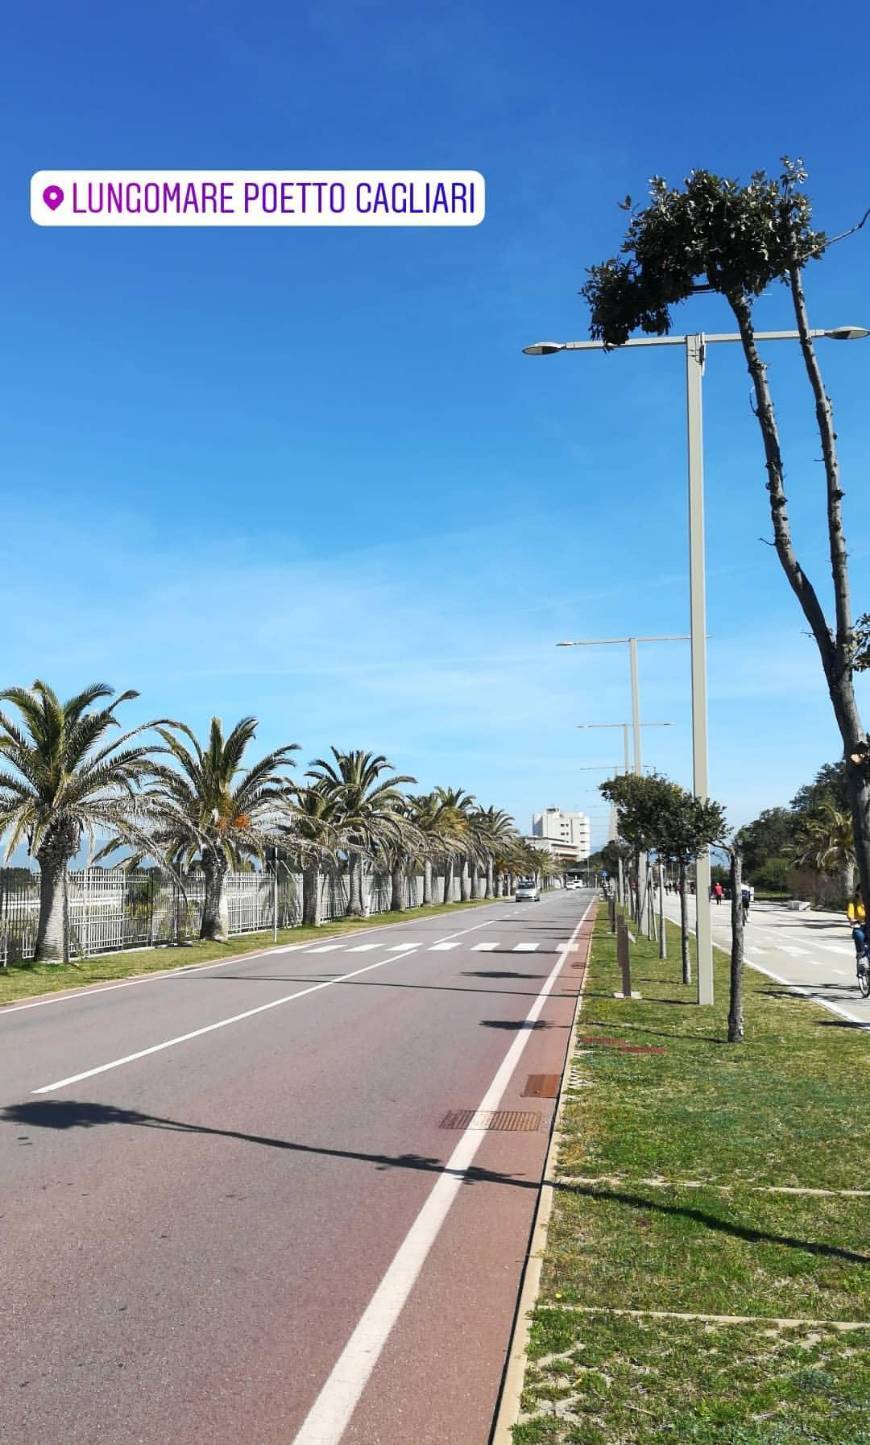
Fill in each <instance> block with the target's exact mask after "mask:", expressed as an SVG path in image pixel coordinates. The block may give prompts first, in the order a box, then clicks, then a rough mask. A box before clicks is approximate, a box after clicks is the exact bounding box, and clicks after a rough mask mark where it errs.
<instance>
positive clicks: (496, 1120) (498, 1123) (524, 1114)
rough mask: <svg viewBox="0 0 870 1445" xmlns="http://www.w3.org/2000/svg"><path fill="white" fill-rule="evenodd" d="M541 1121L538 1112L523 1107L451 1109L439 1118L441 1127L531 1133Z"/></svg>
mask: <svg viewBox="0 0 870 1445" xmlns="http://www.w3.org/2000/svg"><path fill="white" fill-rule="evenodd" d="M540 1123H541V1116H540V1114H536V1113H532V1112H530V1111H528V1110H525V1109H451V1110H450V1112H449V1113H448V1114H445V1115H444V1118H443V1119H442V1120H441V1124H440V1126H439V1127H440V1128H441V1129H500V1130H502V1131H510V1132H511V1133H525V1134H533V1133H534V1132H535V1130H536V1129H537V1128H539V1126H540Z"/></svg>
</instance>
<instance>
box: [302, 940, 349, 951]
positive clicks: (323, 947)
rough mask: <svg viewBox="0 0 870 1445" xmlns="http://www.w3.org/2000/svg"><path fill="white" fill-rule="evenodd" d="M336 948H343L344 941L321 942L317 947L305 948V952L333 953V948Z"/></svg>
mask: <svg viewBox="0 0 870 1445" xmlns="http://www.w3.org/2000/svg"><path fill="white" fill-rule="evenodd" d="M337 948H344V942H343V941H342V942H341V943H321V945H320V947H319V948H308V949H306V953H335V950H336V949H337Z"/></svg>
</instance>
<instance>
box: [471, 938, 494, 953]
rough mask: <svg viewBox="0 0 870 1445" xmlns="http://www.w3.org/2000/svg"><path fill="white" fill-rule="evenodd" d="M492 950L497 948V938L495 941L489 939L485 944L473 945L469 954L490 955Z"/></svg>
mask: <svg viewBox="0 0 870 1445" xmlns="http://www.w3.org/2000/svg"><path fill="white" fill-rule="evenodd" d="M494 948H498V939H497V938H496V939H495V940H491V939H490V940H487V942H486V943H475V945H474V947H473V948H472V950H471V952H472V953H492V950H493V949H494Z"/></svg>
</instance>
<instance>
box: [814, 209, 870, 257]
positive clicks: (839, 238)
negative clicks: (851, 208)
mask: <svg viewBox="0 0 870 1445" xmlns="http://www.w3.org/2000/svg"><path fill="white" fill-rule="evenodd" d="M868 217H870V206H868V207H867V209H866V211H865V212H864V214H863V216H862V217H861V219H860V221H858V222H857V223H856V225H854V226H850V227H849V229H848V231H841V232H840V234H839V236H831V237H830V238H829V240H827V241H826V242H825V246H824V249H825V250H826V251H827V250H828V247H829V246H833V245H835V244H836V243H837V241H845V240H846V237H847V236H854V234H855V232H856V231H860V229H861V227H862V226H863V225H864V223H865V221H867V219H868Z"/></svg>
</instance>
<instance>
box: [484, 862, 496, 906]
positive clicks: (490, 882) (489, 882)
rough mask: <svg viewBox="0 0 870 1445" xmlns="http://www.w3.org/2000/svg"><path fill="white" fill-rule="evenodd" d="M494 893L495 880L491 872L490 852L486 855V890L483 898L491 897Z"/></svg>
mask: <svg viewBox="0 0 870 1445" xmlns="http://www.w3.org/2000/svg"><path fill="white" fill-rule="evenodd" d="M494 895H495V880H494V878H493V872H492V854H491V853H487V855H486V892H485V893H484V895H483V896H484V898H492V897H494Z"/></svg>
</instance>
